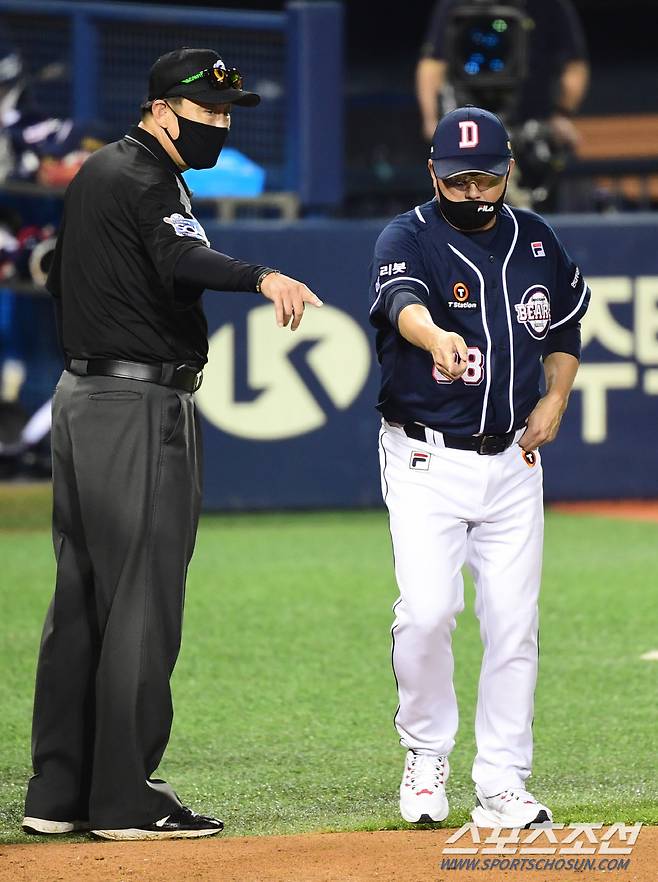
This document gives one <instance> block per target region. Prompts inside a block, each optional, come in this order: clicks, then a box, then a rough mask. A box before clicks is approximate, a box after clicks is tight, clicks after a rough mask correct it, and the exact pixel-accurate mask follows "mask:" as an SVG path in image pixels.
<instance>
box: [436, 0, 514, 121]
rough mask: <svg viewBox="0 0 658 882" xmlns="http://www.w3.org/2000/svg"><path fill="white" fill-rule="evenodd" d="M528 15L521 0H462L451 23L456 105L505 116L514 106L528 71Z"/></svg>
mask: <svg viewBox="0 0 658 882" xmlns="http://www.w3.org/2000/svg"><path fill="white" fill-rule="evenodd" d="M529 26H530V23H529V20H528V18H527V16H526V14H525V10H524V2H523V0H508V2H504V3H493V2H491V0H470V2H463V3H458V4H457V5H456V6H455V7H454V9H453V10H452V11H451V13H450V16H449V19H448V23H447V59H446V60H447V62H448V76H449V79H450V82H451V83H452V85H453V88H454V90H455V97H456V101H457V105H458V106H459V105H463V104H478V105H480V106H483V107H486V108H487V109H488V110H491V111H493V112H494V113H498V114H500V115H502V116H508V115H509V114H510V113H511V112H512V111H513V108H514V103H515V99H516V96H517V94H518V90H519V86H520V84H521V83H522V81H523V79H524V78H525V76H526V70H527V68H526V63H527V44H528V28H529Z"/></svg>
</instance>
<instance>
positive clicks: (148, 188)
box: [47, 127, 264, 367]
mask: <svg viewBox="0 0 658 882" xmlns="http://www.w3.org/2000/svg"><path fill="white" fill-rule="evenodd" d="M190 195H191V194H190V191H189V189H188V187H187V185H186V183H185V180H184V179H183V177H182V175H181V173H180V171H179V169H178V167H177V166H176V165H175V163H174V162H173V161H172V160H171V159H170V158H169V156H168V155H167V153H166V151H165V150H164V149H163V148H162V147H161V146H160V144H159V143H158V141H157V140H156V139H155V138H154V137H153V136H152V135H150V134H149V133H148V132H147V131H145V130H144V129H140V128H138V127H133V128H132V129H131V130H130V132H129V133H128V134H127V135H126V136H125V137H124V138H122V139H121V140H120V141H116V142H115V143H112V144H108V145H107V146H106V147H103V148H101V149H100V150H98V151H97V152H96V153H94V154H93V155H92V156H91V157H89V159H88V160H87V161H86V162H85V164H84V165H83V166H82V168H81V169H80V171H79V172H78V174H77V175H76V176H75V178H74V179H73V181H72V182H71V184H70V186H69V188H68V190H67V193H66V198H65V203H64V215H63V219H62V225H61V228H60V231H59V235H58V239H57V247H56V250H55V254H54V257H53V262H52V266H51V269H50V273H49V275H48V281H47V288H48V290H49V291H50V293H51V294H52V295H53V297H55V298H56V300H57V307H58V312H59V313H60V335H61V343H62V347H63V350H64V352H65V354H66V355H67V356H69V357H71V358H116V359H124V360H127V361H140V362H146V363H152V362H187V363H188V364H192V365H195V366H198V367H201V366H202V365H203V364H205V362H206V360H207V355H208V337H207V334H208V326H207V323H206V318H205V315H204V313H203V308H202V305H201V300H200V295H201V293H202V292H203V289H204V288H205V287H212V288H214V289H217V290H222V291H255V290H256V282H257V280H258V277H259V275H260V274H261V272H262V271H263V269H264V267H262V266H254V265H253V264H247V263H243V262H242V261H239V260H234V259H233V258H230V257H227V256H226V255H223V254H220V253H219V252H214V251H212V250H211V249H210V247H209V243H208V239H207V237H206V234H205V232H204V230H203V227H202V226H201V224H200V223H199V222H198V221H197V220H196V218H195V217H194V215H193V214H192V207H191V202H190Z"/></svg>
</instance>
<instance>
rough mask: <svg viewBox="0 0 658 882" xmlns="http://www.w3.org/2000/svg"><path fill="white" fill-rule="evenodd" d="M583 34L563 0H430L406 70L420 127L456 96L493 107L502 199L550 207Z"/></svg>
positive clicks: (566, 151) (567, 145)
mask: <svg viewBox="0 0 658 882" xmlns="http://www.w3.org/2000/svg"><path fill="white" fill-rule="evenodd" d="M588 83H589V63H588V57H587V44H586V39H585V34H584V31H583V28H582V25H581V22H580V20H579V17H578V14H577V12H576V10H575V8H574V6H573V3H572V2H571V0H551V2H547V0H506V2H503V3H496V2H492V0H437V2H436V3H435V5H434V10H433V13H432V17H431V21H430V25H429V28H428V31H427V35H426V38H425V42H424V43H423V45H422V49H421V58H420V60H419V62H418V65H417V68H416V95H417V98H418V105H419V109H420V114H421V118H422V128H423V135H424V137H425V139H426V140H427V141H428V142H429V141H431V139H432V136H433V134H434V131H435V129H436V125H437V122H438V120H439V118H440V117H441V116H442V115H443V114H445V113H448V112H450V111H451V110H454V109H455V107H457V106H463V105H464V104H469V103H473V104H477V105H478V106H480V107H484V108H486V109H487V110H490V111H492V112H494V113H497V114H498V115H499V116H500V117H501V118H502V119H503V121H504V122H505V124H506V125H507V127H508V130H509V131H510V134H511V137H512V144H513V147H514V154H515V156H516V159H517V166H518V175H517V176H513V177H512V179H511V181H510V192H509V197H508V198H509V199H510V201H511V202H512V204H517V205H521V206H525V207H529V206H532V207H539V208H541V209H542V210H551V209H553V208H554V207H555V206H554V202H553V200H554V197H555V184H556V179H557V176H558V174H559V171H560V170H561V168H562V167H563V166H564V163H565V161H566V159H567V157H568V156H569V155H570V154H571V153H573V151H574V149H575V147H576V145H577V143H578V133H577V130H576V128H575V126H574V124H573V121H572V120H573V117H574V116H575V115H576V113H577V112H578V109H579V107H580V105H581V103H582V101H583V98H584V96H585V94H586V91H587V87H588Z"/></svg>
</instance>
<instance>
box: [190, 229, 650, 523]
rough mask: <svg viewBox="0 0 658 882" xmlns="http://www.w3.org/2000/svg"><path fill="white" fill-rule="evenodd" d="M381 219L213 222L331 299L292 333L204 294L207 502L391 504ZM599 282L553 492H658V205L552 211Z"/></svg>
mask: <svg viewBox="0 0 658 882" xmlns="http://www.w3.org/2000/svg"><path fill="white" fill-rule="evenodd" d="M384 223H385V222H384V221H381V220H380V221H367V222H364V221H359V222H341V221H305V222H304V223H299V224H294V225H287V224H268V223H263V222H243V223H240V224H238V225H235V226H233V227H230V228H228V227H225V226H222V225H219V224H215V225H213V224H206V230H207V232H208V234H209V236H210V239H211V241H212V243H213V246H214V247H215V248H217V249H219V250H221V251H225V252H227V253H229V254H232V255H234V256H236V257H240V258H242V259H245V260H251V261H254V262H260V263H265V264H270V265H273V266H277V267H280V268H281V269H282V270H283V271H285V272H286V273H288V274H290V275H293V276H295V277H297V278H301V279H304V280H305V281H306V282H307V283H308V284H309V286H310V287H312V288H313V290H314V291H315V292H316V293H317V294H318V295H319V296H320V297H321V298H322V299H323V300H324V301H325V304H326V305H325V307H324V308H323V310H322V311H320V312H316V311H315V310H309V311H307V314H306V316H305V318H304V321H303V323H302V325H301V327H300V329H299V330H298V331H297V332H295V334H290V333H288V332H287V331H281V330H279V329H277V327H276V325H275V324H274V318H273V314H272V311H271V307H270V305H269V304H263V303H262V302H260V301H258V300H256V299H254V298H253V297H251V296H249V295H244V294H241V295H238V294H230V295H227V296H223V297H217V296H216V295H214V294H213V293H207V294H206V295H205V305H206V310H207V314H208V319H209V325H210V334H211V356H210V363H209V366H208V369H207V370H206V374H205V379H204V385H203V387H202V389H201V390H200V392H199V394H198V400H199V406H200V409H201V412H202V413H203V416H204V434H205V445H206V479H205V506H206V508H207V509H210V510H214V509H241V508H247V509H257V508H280V507H302V508H303V507H309V508H314V507H331V506H336V507H358V506H370V505H375V504H379V503H380V501H381V495H380V489H379V474H378V467H377V451H376V448H377V432H378V424H379V423H378V414H377V412H376V411H375V410H374V403H375V401H376V397H377V382H378V370H377V365H376V359H375V356H374V349H373V336H374V334H373V332H372V329H371V328H370V326H369V325H368V322H367V315H368V281H369V272H368V264H369V261H370V257H371V255H372V251H373V246H374V243H375V240H376V238H377V235H378V234H379V232H380V230H381V229H382V227H383V226H384ZM553 224H554V226H555V228H556V230H557V232H558V234H559V235H560V236H561V238H562V239H563V241H564V243H565V244H566V247H567V248H568V250H569V251H570V253H571V254H572V255H573V257H574V259H575V260H576V261H577V262H578V263H579V264H580V266H581V269H582V271H583V273H584V275H585V277H586V278H587V280H588V281H589V283H590V285H591V288H592V291H593V295H592V305H591V308H590V311H589V313H588V316H587V318H586V320H585V322H584V324H583V343H584V350H583V362H582V366H581V369H580V372H579V375H578V379H577V383H576V390H575V391H574V393H573V395H572V398H571V402H570V406H569V410H568V412H567V415H566V417H565V419H564V422H563V426H562V430H561V432H560V435H559V437H558V439H557V440H556V441H555V442H554V443H553V444H552V445H550V446H547V447H546V448H545V451H544V452H543V457H544V464H545V466H546V474H545V485H546V498H547V499H548V500H558V499H560V500H567V499H569V500H570V499H612V498H625V497H628V498H642V497H655V496H658V468H656V465H657V455H656V452H655V446H654V445H653V444H652V443H651V441H650V439H651V438H652V437H653V433H654V432H655V429H656V423H657V420H656V413H657V412H658V260H657V258H656V221H655V219H653V218H652V217H651V216H649V215H646V216H639V215H637V216H623V217H622V216H620V217H614V218H610V217H591V218H586V219H585V220H583V218H582V217H579V218H570V217H566V216H565V217H555V218H553Z"/></svg>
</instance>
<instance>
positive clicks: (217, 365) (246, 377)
mask: <svg viewBox="0 0 658 882" xmlns="http://www.w3.org/2000/svg"><path fill="white" fill-rule="evenodd" d="M370 360H371V355H370V345H369V341H368V338H367V336H366V335H365V333H364V332H363V330H362V329H361V328H360V327H359V325H358V324H357V323H356V322H355V321H354V319H352V318H351V317H350V316H349V315H348V314H347V313H345V312H343V311H342V310H340V309H336V308H335V307H331V306H327V305H326V304H325V305H324V306H323V307H322V309H320V310H317V311H316V310H314V309H311V308H308V309H307V310H306V312H305V314H304V320H303V322H302V324H301V325H300V326H299V328H298V329H297V330H296V331H295V332H294V333H292V332H290V331H289V330H288V329H286V328H284V329H281V328H278V327H277V326H276V324H275V322H274V313H273V310H272V307H271V306H270V305H269V304H267V305H264V306H258V307H256V308H255V309H252V310H250V311H249V312H248V313H247V314H246V315H245V316H244V317H243V319H242V320H239V321H236V322H233V323H232V324H226V325H223V326H222V327H221V328H220V329H219V330H218V331H217V332H216V333H215V334H213V336H212V337H211V338H210V347H209V353H208V364H207V365H206V368H205V370H204V373H203V385H202V386H201V389H199V391H198V392H197V394H196V400H197V403H198V404H199V407H200V409H201V412H202V413H203V415H204V416H205V418H206V419H207V420H208V421H209V422H211V423H212V424H213V425H214V426H217V428H218V429H221V430H222V431H223V432H227V433H228V434H231V435H237V436H238V437H241V438H249V439H251V440H256V441H277V440H280V439H284V438H292V437H294V436H296V435H303V434H305V433H306V432H312V431H313V430H315V429H319V428H321V427H322V426H324V425H325V424H326V423H327V422H328V420H329V418H330V415H331V413H332V412H334V411H336V410H346V409H347V408H348V407H349V406H350V405H351V404H352V403H353V402H354V401H355V399H356V398H357V397H358V395H359V393H360V392H361V390H362V389H363V387H364V385H365V383H366V380H367V379H368V374H369V371H370Z"/></svg>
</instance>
